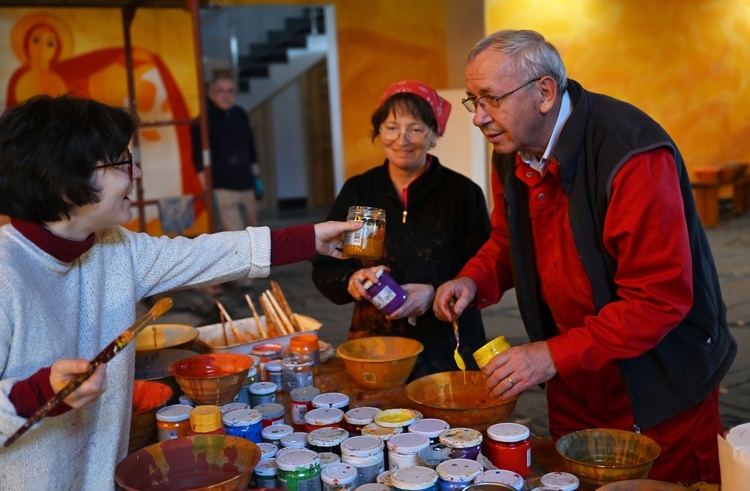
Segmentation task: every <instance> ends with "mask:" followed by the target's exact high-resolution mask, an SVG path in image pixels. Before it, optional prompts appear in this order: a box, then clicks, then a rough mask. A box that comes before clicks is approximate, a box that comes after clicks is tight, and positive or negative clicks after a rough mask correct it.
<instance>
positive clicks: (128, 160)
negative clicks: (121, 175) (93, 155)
mask: <svg viewBox="0 0 750 491" xmlns="http://www.w3.org/2000/svg"><path fill="white" fill-rule="evenodd" d="M121 165H125V166H126V167H125V168H124V169H123V170H124V171H125V172H127V173H128V175H129V176H130V180H133V154H132V153H130V150H128V158H126V159H125V160H121V161H119V162H111V163H108V164H101V165H95V166H94V169H95V170H96V169H106V168H107V167H119V166H121Z"/></svg>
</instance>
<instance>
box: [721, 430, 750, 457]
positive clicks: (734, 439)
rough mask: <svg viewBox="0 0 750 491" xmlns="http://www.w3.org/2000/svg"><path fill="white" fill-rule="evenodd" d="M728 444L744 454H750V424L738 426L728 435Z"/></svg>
mask: <svg viewBox="0 0 750 491" xmlns="http://www.w3.org/2000/svg"><path fill="white" fill-rule="evenodd" d="M726 438H727V443H729V444H730V445H731V446H733V447H734V448H736V449H738V450H741V451H743V452H750V423H744V424H741V425H737V426H735V427H733V428H731V429H730V430H729V433H727V437H726Z"/></svg>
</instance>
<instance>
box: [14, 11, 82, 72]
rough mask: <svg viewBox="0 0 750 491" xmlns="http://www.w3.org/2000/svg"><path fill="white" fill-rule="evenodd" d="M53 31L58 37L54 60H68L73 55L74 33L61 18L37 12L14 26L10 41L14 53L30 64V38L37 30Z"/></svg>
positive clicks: (24, 62)
mask: <svg viewBox="0 0 750 491" xmlns="http://www.w3.org/2000/svg"><path fill="white" fill-rule="evenodd" d="M44 28H47V29H48V30H50V31H52V33H53V34H55V36H56V37H57V49H56V51H55V54H54V57H53V60H61V59H65V58H68V57H69V56H70V55H71V53H73V33H72V31H71V30H70V27H69V26H68V24H67V23H66V22H65V21H63V20H62V19H60V18H59V17H57V16H55V15H52V14H49V13H46V12H35V13H33V14H29V15H26V16H24V17H22V18H21V19H20V20H19V21H18V22H16V24H15V25H14V26H13V30H12V31H11V35H10V39H11V44H12V46H13V52H15V54H16V56H17V57H18V59H19V60H21V63H23V64H26V63H28V62H29V48H28V43H29V40H30V39H29V38H30V36H31V35H32V33H33V32H34V31H35V29H44Z"/></svg>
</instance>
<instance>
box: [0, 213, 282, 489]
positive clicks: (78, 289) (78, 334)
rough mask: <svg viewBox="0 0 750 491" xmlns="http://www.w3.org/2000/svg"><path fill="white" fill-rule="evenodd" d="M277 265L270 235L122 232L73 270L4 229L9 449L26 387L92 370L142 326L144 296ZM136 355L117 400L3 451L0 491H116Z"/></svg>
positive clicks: (115, 367)
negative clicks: (21, 386)
mask: <svg viewBox="0 0 750 491" xmlns="http://www.w3.org/2000/svg"><path fill="white" fill-rule="evenodd" d="M270 266H271V239H270V231H269V230H268V228H266V227H259V228H248V229H247V230H246V231H240V232H222V233H218V234H212V235H202V236H200V237H197V238H195V239H186V238H184V237H178V238H174V239H170V238H167V237H161V238H154V237H151V236H149V235H146V234H137V233H133V232H130V231H128V230H126V229H124V228H120V227H116V228H112V229H107V230H104V231H101V232H99V233H97V236H96V242H95V244H94V246H93V247H92V248H91V249H90V250H89V251H87V252H86V253H85V254H83V255H82V256H81V257H80V258H78V259H77V260H75V261H74V262H72V263H64V262H61V261H58V260H57V259H55V258H53V257H52V256H50V255H48V254H46V253H45V252H43V251H42V250H41V249H39V248H38V247H37V246H35V245H34V244H33V243H31V242H30V241H29V240H27V239H26V238H25V237H24V236H23V235H21V234H20V233H19V232H18V230H16V229H15V228H14V227H13V226H12V225H6V226H3V227H0V444H2V443H3V442H4V441H5V440H6V439H7V438H8V437H9V436H10V435H12V434H13V433H14V432H15V431H16V430H17V429H18V428H19V427H20V426H21V425H22V424H23V423H24V422H25V419H24V418H21V417H19V416H18V415H17V414H16V412H15V408H14V406H13V405H12V404H11V403H10V401H9V399H8V394H9V393H10V390H11V387H12V386H13V384H14V383H15V382H16V381H17V380H19V379H25V378H28V377H29V376H31V375H32V374H34V373H35V372H37V371H38V370H39V369H40V368H42V367H47V366H50V365H51V364H52V363H53V362H54V361H56V360H58V359H60V358H85V359H92V358H93V357H94V356H96V354H97V353H99V351H101V350H102V349H103V348H104V347H105V346H106V345H107V344H109V343H110V342H111V341H112V340H113V339H115V338H116V337H117V336H118V335H119V334H120V333H121V332H122V331H123V330H124V329H126V328H127V327H128V326H130V325H131V324H132V323H133V322H135V312H136V310H135V306H136V303H137V302H138V301H139V300H141V299H143V298H144V297H147V296H150V295H154V294H156V293H162V292H166V291H169V290H173V289H177V288H181V287H194V286H202V285H209V284H214V283H218V282H223V281H229V280H235V279H239V278H242V277H244V276H249V277H262V276H267V275H268V273H269V271H270ZM134 344H135V343H132V344H131V345H130V346H128V347H127V348H126V349H125V350H124V351H123V352H122V353H120V354H118V355H117V356H116V357H115V358H114V359H113V360H111V361H110V362H109V364H108V365H107V390H106V392H105V393H104V394H103V395H102V396H101V397H100V399H99V401H98V402H97V403H96V404H95V405H94V406H93V407H91V408H87V409H84V410H71V411H68V412H67V413H65V414H63V415H60V416H57V417H48V418H45V419H43V420H42V421H41V422H39V423H37V424H36V425H35V426H34V427H33V428H31V429H29V431H28V432H26V433H25V434H24V435H23V436H22V437H21V438H19V439H18V440H17V441H16V442H15V443H13V445H11V446H10V447H8V448H4V447H2V446H0V490H13V491H18V490H27V489H28V490H50V489H55V490H68V489H69V490H75V491H82V490H91V491H102V490H107V489H113V488H114V471H115V466H116V465H117V463H118V462H119V461H120V460H121V459H122V458H124V457H125V456H126V454H127V449H128V433H129V427H130V412H131V405H132V387H133V374H134V363H135V362H134V359H135V351H134V350H135V347H134Z"/></svg>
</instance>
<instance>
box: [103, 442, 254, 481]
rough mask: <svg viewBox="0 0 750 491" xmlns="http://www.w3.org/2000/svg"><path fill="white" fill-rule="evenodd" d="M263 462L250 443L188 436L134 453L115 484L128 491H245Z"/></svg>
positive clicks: (117, 472) (120, 466) (119, 470)
mask: <svg viewBox="0 0 750 491" xmlns="http://www.w3.org/2000/svg"><path fill="white" fill-rule="evenodd" d="M259 460H260V449H259V448H258V446H257V445H256V444H255V443H253V442H251V441H250V440H246V439H244V438H239V437H235V436H226V435H197V436H187V437H182V438H176V439H174V440H165V441H163V442H159V443H155V444H153V445H149V446H148V447H145V448H142V449H141V450H138V451H137V452H134V453H131V454H130V455H128V456H127V457H125V458H124V459H123V460H122V461H121V462H120V463H119V464H117V467H116V468H115V482H116V483H117V484H118V485H120V486H121V487H122V488H124V489H126V490H128V491H177V490H179V491H188V490H198V489H210V490H212V491H244V490H246V489H247V485H248V483H249V482H250V475H251V474H252V472H253V468H255V465H256V464H257V463H258V461H259Z"/></svg>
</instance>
